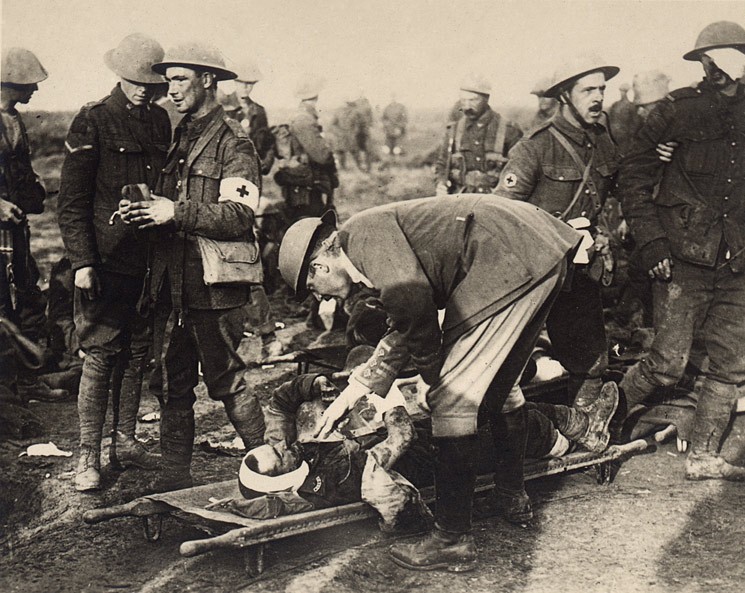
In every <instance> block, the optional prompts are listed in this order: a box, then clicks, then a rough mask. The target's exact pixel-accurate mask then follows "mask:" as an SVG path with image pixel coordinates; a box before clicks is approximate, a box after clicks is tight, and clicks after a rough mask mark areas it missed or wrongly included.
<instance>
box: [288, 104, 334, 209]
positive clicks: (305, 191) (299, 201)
mask: <svg viewBox="0 0 745 593" xmlns="http://www.w3.org/2000/svg"><path fill="white" fill-rule="evenodd" d="M321 130H322V128H321V125H320V124H319V123H318V113H317V112H316V109H315V107H314V106H313V105H311V104H310V103H306V102H302V103H301V104H300V107H299V109H298V111H297V112H296V113H295V115H294V116H293V118H292V120H291V122H290V133H291V134H292V153H293V155H296V156H298V157H299V159H300V160H301V161H306V164H307V165H308V167H309V168H310V172H311V176H310V179H309V180H308V182H307V183H305V184H303V185H292V184H290V185H284V186H283V187H282V195H283V197H284V199H285V202H286V204H287V211H288V217H289V219H290V221H295V220H298V219H299V218H302V217H303V216H320V215H321V214H322V213H323V212H324V210H325V209H326V208H327V207H330V206H332V205H333V196H334V189H335V188H336V187H338V185H339V180H338V178H337V176H336V164H335V162H334V155H333V153H332V151H331V147H330V146H329V144H328V142H326V140H325V139H324V138H323V136H322V135H321ZM324 196H325V200H324Z"/></svg>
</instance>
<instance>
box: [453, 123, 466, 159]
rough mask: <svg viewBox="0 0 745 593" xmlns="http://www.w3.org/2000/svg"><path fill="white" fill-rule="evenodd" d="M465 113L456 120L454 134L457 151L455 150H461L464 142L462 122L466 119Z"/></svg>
mask: <svg viewBox="0 0 745 593" xmlns="http://www.w3.org/2000/svg"><path fill="white" fill-rule="evenodd" d="M465 117H466V116H465V115H463V116H461V117H460V118H458V119H457V120H456V121H455V124H454V125H455V129H454V130H453V134H454V137H455V151H454V152H460V145H461V143H462V142H463V126H462V125H461V122H462V121H463V120H464V119H465Z"/></svg>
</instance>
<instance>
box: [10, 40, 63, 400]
mask: <svg viewBox="0 0 745 593" xmlns="http://www.w3.org/2000/svg"><path fill="white" fill-rule="evenodd" d="M47 76H48V75H47V71H46V70H45V69H44V67H43V66H42V65H41V63H40V62H39V60H38V59H37V57H36V56H35V55H34V54H33V53H31V52H30V51H28V50H27V49H23V48H20V47H11V48H7V49H4V50H3V52H2V79H1V80H2V83H1V85H0V132H2V136H1V137H0V315H1V316H3V317H6V318H7V319H9V320H11V321H12V322H14V323H15V324H16V325H18V326H19V327H20V329H21V331H22V332H23V334H24V336H26V337H27V338H29V339H30V340H32V341H33V342H35V343H36V344H38V345H40V346H41V347H42V348H43V347H45V346H46V345H47V344H46V342H47V338H48V335H47V329H46V315H45V309H46V302H45V299H44V297H43V295H42V293H41V289H40V288H39V287H38V286H37V282H38V280H39V269H38V267H37V265H36V260H35V259H34V257H33V255H32V254H31V240H30V239H31V234H30V233H31V231H30V228H29V223H28V218H27V215H29V214H41V213H42V212H43V211H44V199H45V198H46V190H45V189H44V185H43V184H42V183H41V181H40V179H39V177H38V176H37V175H36V173H35V172H34V169H33V167H32V166H31V153H30V151H29V143H28V136H27V135H26V127H25V125H24V124H23V120H22V119H21V115H20V114H19V113H18V111H17V110H16V105H17V104H19V103H21V104H26V103H28V102H29V101H30V100H31V97H32V96H33V94H34V92H35V91H37V90H38V88H39V87H38V83H40V82H41V81H43V80H46V78H47ZM0 384H2V385H5V386H6V387H7V388H8V393H13V394H15V395H16V396H17V397H18V400H19V401H20V402H21V403H24V404H25V403H27V402H28V401H29V400H30V399H37V400H42V401H59V400H61V399H64V398H66V397H67V396H68V395H69V394H68V393H67V391H65V390H61V389H50V388H49V386H48V385H46V384H45V383H43V382H42V381H40V380H39V379H38V377H36V375H35V374H34V372H33V371H30V370H28V369H25V368H17V367H16V365H15V363H14V361H13V357H12V356H6V355H5V354H3V353H0Z"/></svg>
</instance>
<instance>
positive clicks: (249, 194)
mask: <svg viewBox="0 0 745 593" xmlns="http://www.w3.org/2000/svg"><path fill="white" fill-rule="evenodd" d="M260 199H261V196H260V194H259V188H258V187H256V185H255V184H254V183H252V182H250V181H249V180H248V179H243V178H242V177H227V178H226V179H223V180H222V181H221V182H220V198H219V199H218V200H217V201H218V202H238V203H239V204H243V205H244V206H248V207H249V208H251V210H253V211H254V212H255V211H256V210H257V209H258V208H259V200H260Z"/></svg>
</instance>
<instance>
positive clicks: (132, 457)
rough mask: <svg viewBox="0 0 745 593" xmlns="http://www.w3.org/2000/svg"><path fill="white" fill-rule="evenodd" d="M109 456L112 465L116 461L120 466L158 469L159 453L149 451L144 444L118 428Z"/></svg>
mask: <svg viewBox="0 0 745 593" xmlns="http://www.w3.org/2000/svg"><path fill="white" fill-rule="evenodd" d="M109 458H110V460H111V464H112V465H116V464H117V463H118V464H119V465H121V466H122V467H138V468H140V469H145V470H156V469H160V455H156V454H155V453H150V451H148V450H147V449H146V448H145V445H143V444H142V443H141V442H139V441H138V440H137V439H135V438H133V437H130V436H127V435H125V434H124V433H123V432H120V431H118V430H117V431H116V438H115V443H114V444H113V445H112V448H111V452H110V456H109Z"/></svg>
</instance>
